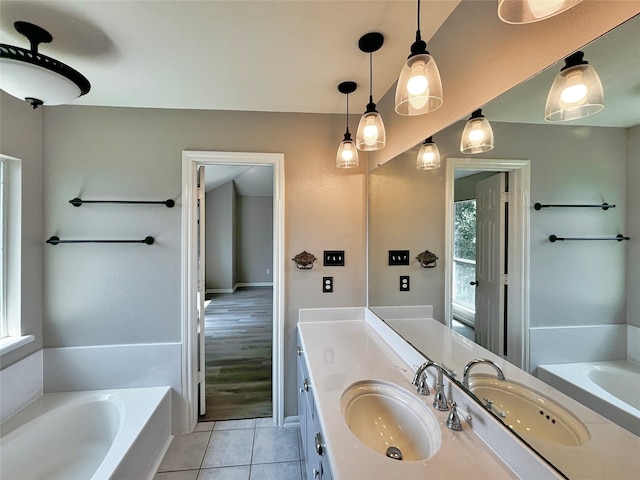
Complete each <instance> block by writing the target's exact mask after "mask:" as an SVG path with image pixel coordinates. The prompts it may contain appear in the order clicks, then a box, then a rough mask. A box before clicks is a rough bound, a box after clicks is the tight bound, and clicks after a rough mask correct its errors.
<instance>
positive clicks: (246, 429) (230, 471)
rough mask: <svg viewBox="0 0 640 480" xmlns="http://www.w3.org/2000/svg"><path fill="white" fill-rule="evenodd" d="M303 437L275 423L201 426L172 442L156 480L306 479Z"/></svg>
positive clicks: (268, 420)
mask: <svg viewBox="0 0 640 480" xmlns="http://www.w3.org/2000/svg"><path fill="white" fill-rule="evenodd" d="M299 436H300V434H299V428H298V427H274V426H273V421H272V420H271V418H257V419H256V418H253V419H248V420H226V421H218V422H201V423H198V425H197V426H196V428H195V430H194V431H193V433H188V434H185V435H176V436H175V437H174V438H173V441H172V443H171V446H170V447H169V450H167V453H166V455H165V456H164V459H163V460H162V463H161V464H160V468H159V469H158V473H157V474H156V476H155V477H154V480H306V476H305V474H304V465H303V464H302V461H301V458H302V457H301V456H300V441H299Z"/></svg>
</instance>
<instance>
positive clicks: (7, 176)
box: [0, 155, 34, 356]
mask: <svg viewBox="0 0 640 480" xmlns="http://www.w3.org/2000/svg"><path fill="white" fill-rule="evenodd" d="M20 167H21V164H20V160H18V159H17V158H13V157H8V156H6V155H0V356H2V355H4V354H5V353H7V352H10V351H12V350H15V349H16V348H18V347H20V346H21V345H25V344H27V343H29V342H32V341H34V336H33V335H23V334H22V326H21V323H20V322H21V318H20V316H21V308H20V289H21V286H20V278H21V274H20V273H21V272H20V258H21V255H20V251H21V231H22V228H21V222H20V219H21V197H22V187H21V185H22V173H21V170H20Z"/></svg>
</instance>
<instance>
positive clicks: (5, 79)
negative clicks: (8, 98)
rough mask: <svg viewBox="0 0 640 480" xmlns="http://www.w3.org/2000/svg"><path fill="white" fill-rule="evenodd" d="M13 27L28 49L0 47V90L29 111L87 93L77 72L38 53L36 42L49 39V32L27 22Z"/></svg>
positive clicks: (83, 78)
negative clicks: (28, 45)
mask: <svg viewBox="0 0 640 480" xmlns="http://www.w3.org/2000/svg"><path fill="white" fill-rule="evenodd" d="M14 26H15V28H16V30H17V31H18V32H19V33H21V34H22V35H24V36H25V37H27V38H28V39H29V41H30V42H31V49H26V48H21V47H15V46H12V45H6V44H0V68H1V70H2V75H1V76H0V89H2V90H4V91H5V92H7V93H8V94H9V95H13V96H14V97H16V98H19V99H20V100H25V101H26V102H28V103H29V104H30V105H31V106H32V107H33V108H37V107H38V106H39V105H61V104H64V103H69V102H71V101H72V100H75V99H76V98H78V97H79V96H81V95H85V94H87V93H88V92H89V90H90V89H91V84H90V83H89V81H88V80H87V79H86V78H85V77H84V76H83V75H82V74H81V73H80V72H78V71H77V70H74V69H73V68H71V67H69V66H68V65H65V64H64V63H62V62H59V61H58V60H56V59H54V58H51V57H47V56H46V55H42V54H41V53H39V52H38V45H39V44H40V43H49V42H51V40H52V39H53V37H52V36H51V35H50V34H49V32H47V31H46V30H44V29H42V28H40V27H38V26H37V25H33V24H31V23H27V22H15V23H14Z"/></svg>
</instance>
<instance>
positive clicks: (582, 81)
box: [544, 52, 604, 122]
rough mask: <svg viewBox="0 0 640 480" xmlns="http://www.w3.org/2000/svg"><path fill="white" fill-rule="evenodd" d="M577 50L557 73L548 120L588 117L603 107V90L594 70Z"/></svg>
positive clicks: (563, 120)
mask: <svg viewBox="0 0 640 480" xmlns="http://www.w3.org/2000/svg"><path fill="white" fill-rule="evenodd" d="M583 56H584V54H583V53H582V52H576V53H574V54H573V55H571V56H569V57H567V58H566V60H565V63H566V65H565V66H564V67H563V68H562V70H560V72H558V75H556V78H555V80H554V81H553V84H552V85H551V89H550V90H549V95H548V96H547V103H546V105H545V108H544V119H545V120H546V121H547V122H568V121H570V120H576V119H578V118H584V117H588V116H589V115H593V114H594V113H598V112H599V111H600V110H602V109H603V108H604V92H603V90H602V83H601V82H600V77H598V74H597V73H596V71H595V69H594V68H593V67H592V66H590V65H589V64H588V63H587V62H586V61H584V60H583V59H582V58H583Z"/></svg>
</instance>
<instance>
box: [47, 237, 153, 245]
mask: <svg viewBox="0 0 640 480" xmlns="http://www.w3.org/2000/svg"><path fill="white" fill-rule="evenodd" d="M153 242H155V239H154V238H153V237H145V238H144V239H142V240H60V237H56V236H55V235H54V236H53V237H51V238H50V239H49V240H47V241H46V243H48V244H49V245H58V244H59V243H144V244H146V245H153Z"/></svg>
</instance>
